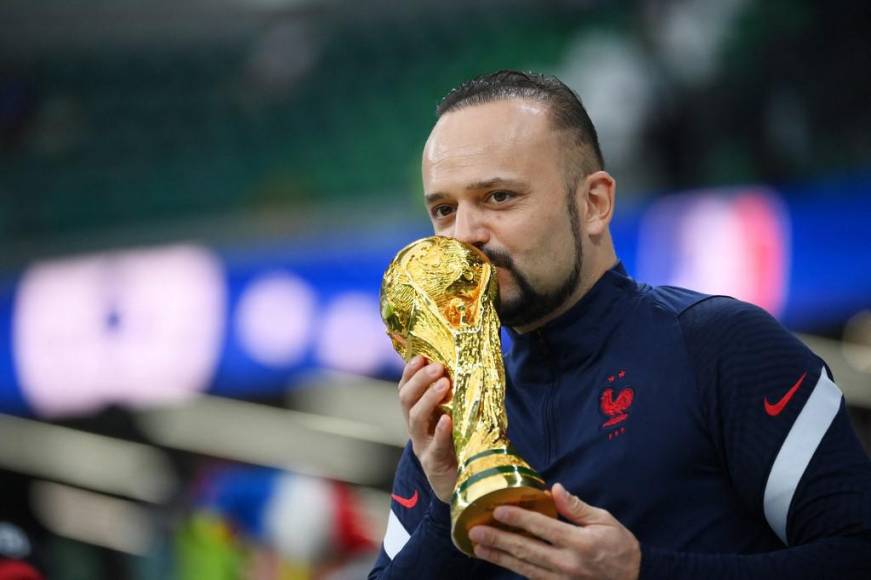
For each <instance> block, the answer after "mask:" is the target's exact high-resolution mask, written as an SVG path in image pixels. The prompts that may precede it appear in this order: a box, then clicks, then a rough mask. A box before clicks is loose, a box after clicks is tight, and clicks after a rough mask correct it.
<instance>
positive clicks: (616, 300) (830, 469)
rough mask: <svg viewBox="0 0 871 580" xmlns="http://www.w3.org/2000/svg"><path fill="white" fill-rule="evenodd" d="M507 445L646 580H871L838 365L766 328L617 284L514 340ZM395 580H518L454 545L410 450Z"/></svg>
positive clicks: (721, 301)
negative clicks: (602, 530) (627, 547)
mask: <svg viewBox="0 0 871 580" xmlns="http://www.w3.org/2000/svg"><path fill="white" fill-rule="evenodd" d="M510 334H511V339H512V346H511V350H510V352H509V354H508V356H507V357H506V359H505V362H506V371H507V373H506V374H507V376H508V387H507V393H506V406H507V411H508V436H509V438H510V440H511V442H512V444H513V445H514V447H515V448H516V450H517V451H518V453H519V454H520V455H521V456H522V457H523V458H524V459H526V460H527V461H528V462H529V463H530V464H531V465H532V467H533V468H535V469H536V470H537V471H538V472H539V473H540V474H541V475H542V476H543V477H544V479H545V481H546V482H548V484H549V485H550V484H553V483H556V482H560V483H562V484H563V485H564V486H565V487H566V489H568V490H569V491H570V492H572V493H573V494H575V495H577V496H578V497H580V498H581V499H583V500H584V501H586V502H587V503H590V504H592V505H594V506H597V507H602V508H605V509H607V510H608V511H610V512H611V513H612V514H613V515H614V516H615V517H616V518H617V519H618V520H620V522H621V523H622V524H623V525H624V526H626V527H627V528H628V529H629V530H631V531H632V532H633V533H634V534H635V536H636V537H637V538H638V540H639V542H641V547H642V561H641V578H643V579H646V578H669V579H683V578H687V579H689V578H694V579H695V578H706V579H707V580H713V579H716V578H741V579H752V578H764V579H766V580H773V579H775V578H813V579H814V580H816V579H819V578H838V579H839V580H844V579H846V578H863V579H868V578H871V462H869V460H868V457H867V456H866V454H865V452H864V450H863V449H862V447H861V446H860V444H859V441H858V440H857V438H856V436H855V434H854V433H853V431H852V428H851V426H850V424H849V421H848V417H847V414H846V411H845V407H844V400H843V397H842V396H841V392H840V390H839V389H838V387H837V386H836V385H835V383H834V382H833V379H832V377H831V373H830V371H829V370H828V368H827V367H826V366H825V363H824V362H823V361H822V360H821V359H820V358H818V357H817V356H816V355H814V354H813V353H812V352H811V351H810V350H808V348H807V347H806V346H805V345H804V344H802V343H801V342H800V341H799V340H798V339H796V338H795V337H794V336H793V335H792V334H790V333H789V332H787V331H786V330H785V329H784V328H783V327H782V326H781V325H780V324H779V323H778V322H776V321H775V320H774V319H773V318H771V316H769V315H768V314H767V313H765V312H764V311H763V310H761V309H759V308H757V307H755V306H752V305H750V304H746V303H743V302H740V301H737V300H734V299H731V298H727V297H722V296H705V295H702V294H698V293H695V292H691V291H688V290H684V289H680V288H673V287H655V288H654V287H650V286H647V285H644V284H639V283H637V282H635V281H634V280H632V279H631V278H629V277H628V276H627V275H626V272H625V270H624V269H623V268H622V266H621V265H617V266H616V267H615V268H613V269H611V270H609V271H608V272H606V273H605V275H604V276H603V277H602V278H601V279H600V280H599V281H598V282H597V283H596V285H595V286H594V287H593V288H592V289H591V290H590V291H589V292H588V293H587V294H586V295H585V296H584V297H583V298H582V299H581V300H580V301H579V302H578V304H576V305H575V306H573V307H572V308H571V309H570V310H569V311H568V312H566V313H565V314H564V315H562V316H561V317H559V318H558V319H556V320H554V321H552V322H551V323H549V324H547V325H545V326H544V327H543V328H541V329H539V330H538V331H534V332H531V333H527V334H523V335H517V334H515V333H510ZM393 495H394V499H393V501H392V505H391V511H390V520H389V525H388V529H387V533H386V536H385V538H384V544H383V546H382V550H381V554H380V556H379V558H378V560H377V562H376V564H375V568H374V569H373V570H372V572H371V573H370V575H369V577H370V579H374V578H380V579H387V578H402V579H409V578H415V579H417V578H421V579H423V578H439V579H442V578H452V579H458V578H514V577H516V576H515V575H514V574H513V573H511V572H509V571H507V570H504V569H502V568H498V567H496V566H493V565H491V564H489V563H486V562H483V561H480V560H477V559H474V558H469V557H467V556H465V555H463V554H462V553H461V552H459V551H458V550H457V549H456V548H454V546H453V544H452V543H451V539H450V517H449V508H448V506H447V505H446V504H444V503H442V502H441V501H439V500H438V499H437V498H435V496H434V495H433V493H432V491H431V489H430V487H429V484H428V483H427V480H426V477H425V475H424V474H423V471H422V470H421V467H420V464H419V463H418V461H417V459H416V458H415V456H414V454H413V452H412V451H411V445H410V444H409V445H408V446H406V449H405V452H404V453H403V455H402V458H401V460H400V463H399V466H398V468H397V471H396V478H395V482H394V487H393Z"/></svg>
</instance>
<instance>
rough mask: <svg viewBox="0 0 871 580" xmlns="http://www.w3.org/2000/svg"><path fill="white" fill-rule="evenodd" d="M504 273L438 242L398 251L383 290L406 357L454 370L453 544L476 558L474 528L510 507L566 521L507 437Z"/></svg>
mask: <svg viewBox="0 0 871 580" xmlns="http://www.w3.org/2000/svg"><path fill="white" fill-rule="evenodd" d="M495 274H496V272H495V269H494V267H493V265H492V264H491V263H490V261H489V260H488V259H487V257H486V256H485V255H484V254H483V253H482V252H481V251H480V250H478V249H477V248H475V247H473V246H470V245H468V244H465V243H463V242H460V241H458V240H455V239H453V238H445V237H440V236H434V237H429V238H424V239H421V240H418V241H416V242H414V243H412V244H410V245H408V246H406V247H405V248H403V249H402V250H400V251H399V253H398V254H397V255H396V258H394V260H393V262H391V264H390V266H389V267H388V268H387V271H386V272H385V274H384V280H383V283H382V285H381V317H382V318H383V319H384V323H385V325H386V326H387V334H388V335H389V336H390V339H391V340H392V342H393V347H394V348H395V349H396V351H397V352H398V353H399V354H400V355H401V356H402V357H403V358H404V359H405V360H406V361H408V360H409V359H411V357H413V356H415V355H418V354H419V355H423V356H424V357H426V358H427V359H429V360H430V361H433V362H440V363H442V364H443V365H444V367H445V369H446V370H447V372H448V374H449V376H450V379H451V383H452V386H453V388H452V392H451V395H450V398H449V400H447V401H446V402H445V403H444V404H442V405H441V409H442V411H444V412H446V413H450V414H451V418H452V419H453V441H454V450H455V452H456V454H457V466H458V475H457V484H456V487H455V488H454V492H453V495H452V497H451V538H452V540H453V542H454V545H456V546H457V548H459V549H460V550H461V551H463V552H464V553H466V554H469V555H472V553H473V552H472V543H471V541H470V540H469V530H470V529H471V528H472V527H474V526H476V525H481V524H486V525H491V526H497V527H505V526H503V525H502V524H499V523H498V522H496V521H495V520H494V519H493V510H494V509H495V508H496V507H497V506H500V505H506V504H510V505H518V506H521V507H524V508H526V509H531V510H534V511H538V512H540V513H543V514H547V515H549V516H551V517H556V507H555V506H554V503H553V500H552V498H551V496H550V494H549V493H548V492H547V491H546V486H545V483H544V480H543V479H542V478H541V476H540V475H539V474H538V473H536V472H535V471H534V470H533V469H532V468H531V467H530V466H529V464H528V463H526V462H525V461H524V460H523V459H521V458H520V457H519V456H518V455H517V454H516V453H515V452H514V451H513V449H512V447H511V444H510V442H509V441H508V437H507V435H506V433H507V429H508V419H507V416H506V412H505V370H504V367H503V365H502V352H501V341H500V338H499V326H500V324H499V318H498V316H497V314H496V308H495V301H496V300H498V296H499V293H498V287H497V280H496V275H495Z"/></svg>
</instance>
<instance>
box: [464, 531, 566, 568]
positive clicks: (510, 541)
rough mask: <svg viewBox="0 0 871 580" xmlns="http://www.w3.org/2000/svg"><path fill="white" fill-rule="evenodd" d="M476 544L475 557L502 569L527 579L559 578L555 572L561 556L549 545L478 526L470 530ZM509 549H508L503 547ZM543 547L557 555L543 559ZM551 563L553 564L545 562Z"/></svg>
mask: <svg viewBox="0 0 871 580" xmlns="http://www.w3.org/2000/svg"><path fill="white" fill-rule="evenodd" d="M469 537H470V538H471V539H472V542H474V543H475V548H474V551H475V556H477V557H478V558H480V559H482V560H486V561H488V562H491V563H493V564H496V565H497V566H501V567H502V568H507V569H508V570H511V571H512V572H516V573H517V574H520V575H521V576H524V577H526V578H533V579H538V578H547V579H549V578H557V577H558V576H557V575H556V574H554V573H553V572H552V571H551V570H552V569H553V568H551V566H554V567H555V565H556V563H557V562H556V558H558V553H557V551H556V550H555V549H554V548H549V547H547V546H546V545H545V544H543V543H541V542H538V541H536V540H532V539H530V538H524V537H522V536H518V535H517V534H512V533H510V532H504V531H501V530H497V529H496V528H491V527H489V526H476V527H474V528H472V529H471V530H470V531H469ZM501 546H505V547H501ZM539 548H541V549H543V550H550V551H552V552H554V554H553V555H547V556H543V555H542V554H540V553H539ZM545 562H549V563H545Z"/></svg>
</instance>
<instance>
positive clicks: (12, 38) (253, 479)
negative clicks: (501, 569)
mask: <svg viewBox="0 0 871 580" xmlns="http://www.w3.org/2000/svg"><path fill="white" fill-rule="evenodd" d="M0 23H2V33H0V412H2V414H0V494H2V495H0V562H6V563H8V562H9V561H11V560H25V561H28V562H31V563H32V564H34V565H35V566H36V567H37V568H39V569H40V570H42V571H43V573H44V574H45V575H46V576H47V577H49V578H53V579H63V580H73V579H76V580H78V579H83V580H84V579H88V580H91V579H103V578H105V579H118V578H121V579H125V578H130V579H137V580H151V579H166V578H177V579H179V580H182V579H185V580H186V579H198V580H199V579H202V580H211V579H215V580H217V579H221V580H224V579H227V580H229V579H236V578H246V579H258V580H271V579H279V578H280V579H288V578H292V579H296V578H360V577H364V576H365V572H366V570H367V569H368V566H369V564H370V562H371V561H372V560H373V559H374V555H375V551H376V550H377V548H378V544H379V543H380V538H381V534H382V532H383V529H384V526H385V523H386V515H387V509H388V505H389V490H390V481H391V478H392V473H393V468H394V466H395V462H396V460H397V459H398V456H399V452H400V449H401V446H402V445H403V444H404V441H405V434H404V429H403V425H402V423H401V417H400V414H399V407H398V403H397V401H396V400H395V381H396V379H397V377H398V373H399V370H400V368H401V364H400V361H399V360H398V359H397V357H396V355H395V354H394V353H393V352H392V350H391V348H390V345H389V341H388V340H387V339H386V337H385V336H384V334H383V330H382V326H381V323H380V319H379V316H378V308H377V291H378V286H379V283H380V278H381V274H382V272H383V269H384V267H385V266H386V264H387V263H388V261H389V260H390V259H391V258H392V256H393V254H394V253H395V251H396V250H397V249H398V248H400V247H401V246H403V245H405V244H406V243H407V242H409V241H411V240H412V239H415V238H416V237H420V236H422V235H426V234H427V233H428V231H429V229H428V223H427V220H426V216H425V212H424V211H423V206H422V202H421V201H420V195H421V186H420V177H419V155H420V151H421V147H422V145H423V142H424V140H425V138H426V136H427V134H428V132H429V129H430V127H431V125H432V123H433V121H434V108H435V105H436V103H437V101H438V99H439V98H440V97H441V96H442V95H443V94H444V93H446V92H447V91H448V90H449V89H450V88H451V87H453V86H454V85H456V84H457V83H459V82H460V81H462V80H464V79H466V78H468V77H471V76H474V75H476V74H480V73H482V72H489V71H492V70H496V69H499V68H520V69H527V70H529V69H531V70H538V71H542V72H548V73H554V74H557V75H558V76H560V77H561V78H562V79H563V80H565V81H566V82H567V83H569V84H570V85H571V86H573V87H574V88H575V89H576V90H578V91H579V93H580V94H581V96H582V98H583V99H584V101H585V104H586V105H587V107H588V108H589V110H590V113H591V116H592V117H593V120H594V121H595V122H596V124H597V126H598V128H599V131H600V135H601V139H602V144H603V149H604V153H605V157H606V162H607V164H608V166H609V169H610V170H611V172H612V174H614V175H615V177H616V179H617V182H618V207H619V212H618V216H617V218H616V225H615V237H616V243H617V246H618V251H619V253H620V255H621V257H622V259H623V260H624V262H625V264H626V265H627V267H628V269H629V271H630V272H631V273H633V275H635V276H636V277H638V278H639V279H642V280H645V281H648V282H652V283H674V284H679V285H685V286H689V287H694V288H697V289H701V290H705V291H709V292H720V293H727V294H732V295H735V296H737V297H740V298H744V299H746V300H750V301H753V302H755V303H757V304H760V305H762V306H764V307H765V308H767V309H768V310H769V311H770V312H772V313H773V314H774V315H776V316H777V317H778V318H779V319H780V320H781V321H783V322H784V323H785V324H786V325H787V326H788V327H789V328H790V329H791V330H793V331H795V332H796V333H799V335H800V336H801V337H802V338H803V339H804V340H805V341H806V342H807V343H808V344H809V345H811V347H812V348H814V350H816V352H817V353H818V354H820V355H821V356H823V357H824V358H825V359H826V360H827V361H828V363H829V364H830V365H831V367H832V369H833V371H834V374H835V377H836V378H837V379H838V382H839V384H840V385H841V387H842V388H843V390H844V393H845V395H846V397H847V401H848V404H849V405H850V408H851V414H852V417H853V419H854V423H855V426H856V429H857V431H858V432H859V434H860V437H861V438H862V439H863V443H864V444H865V445H866V448H869V449H871V228H869V226H868V222H869V218H871V195H869V194H871V107H869V103H871V75H869V71H871V41H869V36H868V31H869V30H871V18H869V7H868V3H867V2H862V1H858V0H857V1H846V0H829V1H828V2H825V3H818V2H812V1H810V0H791V1H788V2H787V1H785V0H768V1H765V2H763V1H762V0H674V1H654V0H647V1H636V2H625V3H615V2H604V1H596V0H586V1H581V0H577V1H571V0H550V1H544V2H542V1H537V2H533V1H522V0H503V1H495V0H491V1H486V0H466V1H464V2H459V1H448V0H441V1H429V0H427V1H418V2H413V3H409V2H405V3H402V2H386V1H364V2H339V1H337V0H172V1H169V0H152V1H150V2H145V1H134V0H124V1H120V0H83V1H81V2H68V1H65V0H42V1H40V2H32V1H31V0H5V1H4V2H2V3H0ZM3 558H5V559H6V560H3ZM0 575H2V568H0Z"/></svg>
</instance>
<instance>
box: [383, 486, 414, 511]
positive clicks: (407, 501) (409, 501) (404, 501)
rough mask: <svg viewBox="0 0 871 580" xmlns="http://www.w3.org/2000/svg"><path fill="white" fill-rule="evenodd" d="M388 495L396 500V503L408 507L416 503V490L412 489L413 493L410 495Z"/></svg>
mask: <svg viewBox="0 0 871 580" xmlns="http://www.w3.org/2000/svg"><path fill="white" fill-rule="evenodd" d="M390 497H392V498H393V499H395V500H396V503H398V504H399V505H401V506H402V507H406V508H408V509H411V508H413V507H414V506H416V505H417V490H414V495H413V496H411V497H402V496H401V495H396V494H395V493H394V494H391V495H390Z"/></svg>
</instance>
